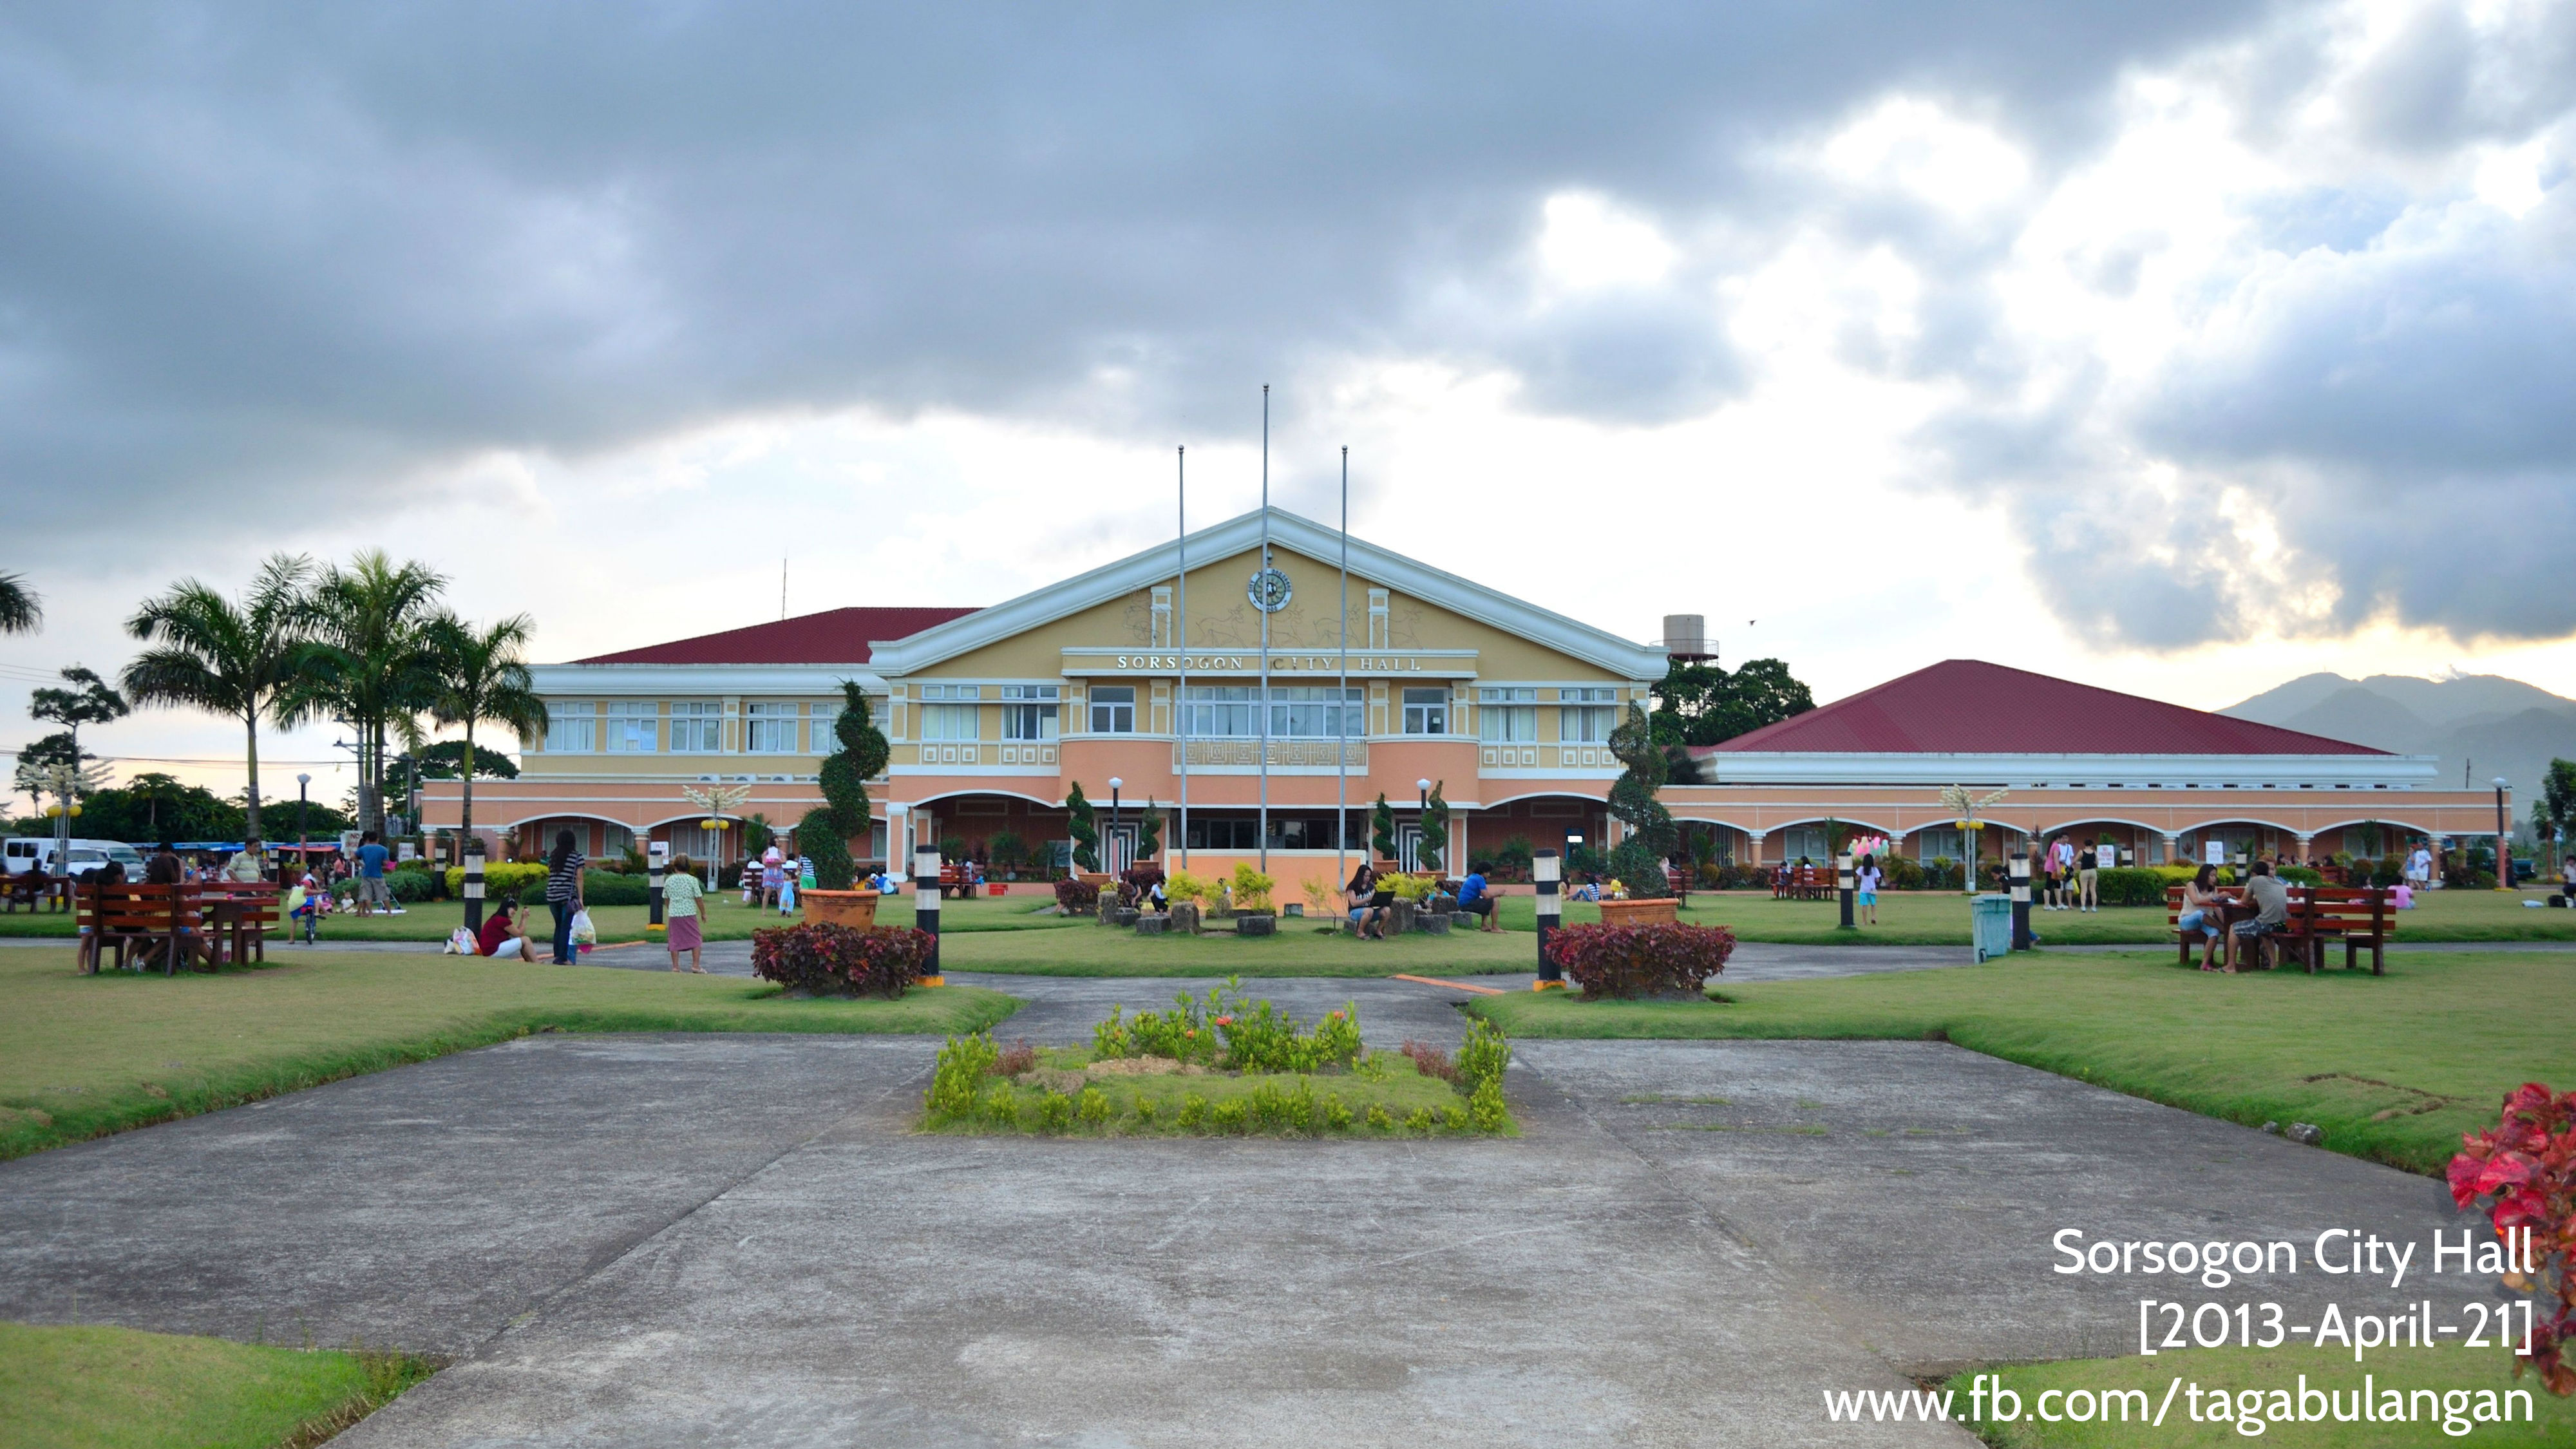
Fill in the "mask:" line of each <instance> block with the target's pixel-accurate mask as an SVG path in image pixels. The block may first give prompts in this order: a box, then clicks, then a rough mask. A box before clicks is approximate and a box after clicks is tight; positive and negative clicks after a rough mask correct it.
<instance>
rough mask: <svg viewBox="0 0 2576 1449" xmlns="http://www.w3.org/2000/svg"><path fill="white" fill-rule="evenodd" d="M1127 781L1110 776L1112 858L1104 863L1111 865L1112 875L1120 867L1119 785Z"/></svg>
mask: <svg viewBox="0 0 2576 1449" xmlns="http://www.w3.org/2000/svg"><path fill="white" fill-rule="evenodd" d="M1126 783H1127V782H1126V781H1124V780H1121V779H1119V778H1118V777H1117V776H1116V775H1112V776H1110V777H1109V857H1110V858H1109V859H1108V860H1107V861H1105V862H1103V863H1104V864H1106V865H1108V866H1109V868H1110V870H1109V873H1110V874H1111V875H1116V874H1117V873H1118V867H1117V859H1118V787H1119V786H1121V785H1124V784H1126Z"/></svg>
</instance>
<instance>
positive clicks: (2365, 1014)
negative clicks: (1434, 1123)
mask: <svg viewBox="0 0 2576 1449" xmlns="http://www.w3.org/2000/svg"><path fill="white" fill-rule="evenodd" d="M2571 988H2576V963H2571V962H2569V961H2568V960H2567V959H2566V958H2564V957H2561V956H2558V955H2556V954H2555V953H2536V954H2535V953H2512V954H2508V953H2494V954H2484V955H2481V954H2476V953H2467V952H2463V953H2460V954H2456V955H2453V954H2443V955H2432V954H2414V955H2409V954H2405V953H2399V954H2396V955H2392V956H2391V957H2390V958H2389V963H2388V974H2387V975H2386V976H2381V977H2374V976H2372V975H2370V974H2369V973H2368V972H2366V971H2364V972H2345V971H2343V970H2341V969H2339V968H2338V969H2336V970H2332V971H2328V972H2325V973H2323V974H2321V975H2317V976H2309V975H2307V974H2306V973H2304V972H2289V971H2275V972H2253V973H2248V974H2244V975H2239V976H2225V975H2219V974H2216V973H2207V972H2201V971H2198V970H2193V969H2188V968H2183V967H2177V966H2175V965H2174V964H2173V962H2172V958H2171V957H2168V956H2164V955H2161V954H2149V953H2137V954H2129V953H2120V954H2112V955H2099V956H2093V955H2087V956H2081V957H2057V958H2047V957H2041V958H2029V957H2024V958H2020V959H2014V960H2004V961H1990V962H1987V963H1985V964H1984V965H1980V966H1953V967H1946V968H1943V969H1940V970H1934V971H1896V972H1885V973H1880V974H1875V975H1869V976H1851V977H1841V978H1836V979H1831V980H1823V981H1780V982H1762V983H1752V982H1748V983H1744V984H1741V985H1737V984H1731V983H1726V982H1724V981H1723V980H1722V979H1721V981H1720V984H1719V986H1718V991H1719V993H1720V994H1721V995H1722V996H1724V997H1725V998H1727V1000H1724V1001H1721V1002H1710V1003H1706V1004H1701V1003H1691V1002H1585V1001H1582V1000H1580V999H1577V998H1574V997H1573V996H1571V995H1570V994H1567V993H1559V992H1545V993H1534V992H1526V991H1516V992H1511V993H1508V994H1506V995H1502V996H1486V997H1478V998H1477V999H1476V1000H1474V1001H1472V1002H1469V1003H1468V1005H1467V1010H1469V1011H1471V1012H1474V1013H1476V1014H1478V1015H1481V1016H1483V1017H1485V1018H1487V1019H1488V1020H1491V1021H1492V1022H1494V1023H1495V1024H1496V1025H1498V1026H1500V1027H1502V1028H1503V1030H1504V1031H1505V1032H1507V1033H1509V1034H1510V1035H1512V1036H1516V1037H1774V1038H1776V1037H1877V1038H1916V1039H1919V1038H1924V1037H1931V1036H1945V1037H1946V1038H1947V1039H1948V1040H1950V1041H1953V1042H1956V1043H1958V1044H1959V1045H1961V1046H1964V1047H1967V1048H1970V1049H1971V1050H1974V1051H1980V1052H1985V1053H1987V1054H1989V1055H1991V1056H1997V1057H2001V1058H2003V1059H2005V1060H2007V1061H2014V1062H2020V1063H2023V1064H2025V1065H2028V1066H2033V1067H2038V1068H2041V1069H2042V1070H2045V1071H2051V1072H2056V1073H2058V1074H2060V1075H2063V1076H2069V1077H2077V1078H2081V1079H2083V1080H2085V1081H2088V1082H2093V1083H2096V1084H2099V1085H2101V1086H2106V1087H2110V1088H2112V1089H2113V1090H2116V1091H2121V1092H2126V1093H2129V1094H2131V1095H2133V1096H2139V1097H2145V1098H2148V1099H2149V1100H2152V1101H2158V1102H2164V1103H2167V1104H2169V1105H2172V1106H2176V1107H2182V1108H2187V1109H2189V1110H2191V1111H2195V1112H2201V1113H2206V1114H2208V1115H2210V1116H2213V1117H2223V1118H2225V1119H2227V1120H2229V1121H2232V1122H2241V1123H2245V1124H2247V1125H2260V1124H2261V1123H2263V1122H2266V1121H2279V1122H2281V1123H2283V1124H2285V1125H2286V1124H2287V1123H2290V1122H2293V1121H2299V1122H2314V1123H2316V1124H2317V1125H2319V1126H2321V1127H2323V1128H2324V1129H2325V1133H2326V1137H2325V1144H2326V1146H2328V1147H2330V1148H2333V1149H2335V1150H2336V1151H2339V1152H2346V1153H2350V1154H2352V1155H2354V1156H2356V1157H2367V1158H2373V1159H2376V1160H2379V1161H2383V1162H2388V1163H2392V1164H2394V1165H2396V1166H2399V1167H2403V1168H2406V1169H2408V1170H2410V1171H2414V1172H2438V1171H2440V1169H2441V1167H2442V1165H2443V1164H2444V1163H2446V1162H2448V1161H2449V1160H2450V1157H2451V1154H2452V1153H2453V1152H2454V1151H2456V1150H2457V1148H2458V1146H2459V1140H2460V1133H2461V1132H2462V1131H2464V1130H2466V1129H2469V1128H2473V1127H2480V1126H2485V1125H2488V1124H2490V1123H2491V1122H2492V1121H2493V1120H2494V1116H2495V1111H2496V1104H2497V1102H2498V1101H2499V1100H2501V1099H2502V1097H2503V1095H2504V1094H2505V1093H2506V1092H2507V1091H2509V1090H2511V1089H2512V1088H2513V1087H2515V1086H2516V1085H2518V1084H2520V1083H2522V1082H2526V1081H2541V1082H2549V1083H2552V1084H2555V1085H2558V1086H2562V1087H2563V1086H2567V1085H2570V1084H2576V989H2571Z"/></svg>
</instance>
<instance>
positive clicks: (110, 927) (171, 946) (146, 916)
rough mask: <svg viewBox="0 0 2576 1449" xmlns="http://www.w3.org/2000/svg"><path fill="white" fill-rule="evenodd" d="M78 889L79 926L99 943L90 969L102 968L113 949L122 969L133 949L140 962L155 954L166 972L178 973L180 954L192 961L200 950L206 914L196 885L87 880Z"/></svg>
mask: <svg viewBox="0 0 2576 1449" xmlns="http://www.w3.org/2000/svg"><path fill="white" fill-rule="evenodd" d="M79 894H80V927H81V929H82V930H83V931H85V932H87V933H88V934H89V936H90V938H91V939H92V940H93V941H94V942H95V943H96V945H95V948H94V949H93V951H92V954H91V956H90V971H91V973H92V974H95V973H97V972H98V971H100V970H102V969H104V967H105V966H106V963H107V957H108V953H109V952H111V951H112V952H114V953H115V954H116V964H117V966H118V967H119V968H120V969H122V968H123V967H124V966H125V964H126V960H127V957H128V955H129V954H131V955H132V956H133V957H134V959H135V960H137V961H149V960H150V959H151V958H152V957H153V956H154V955H156V954H157V955H158V956H159V957H160V958H161V974H162V975H164V976H168V975H174V974H176V973H177V971H178V963H179V959H180V957H181V956H182V955H185V956H187V957H188V958H189V961H190V964H191V965H193V964H195V962H196V960H197V958H198V956H199V955H200V950H201V943H203V942H204V941H205V937H204V935H203V929H202V928H203V924H204V916H203V912H202V909H201V906H200V903H199V901H198V900H197V898H196V894H195V891H194V888H192V887H189V886H185V885H136V884H133V883H131V882H127V883H123V884H118V885H99V884H96V883H84V884H83V885H82V886H81V887H80V892H79ZM209 964H211V962H210V963H209Z"/></svg>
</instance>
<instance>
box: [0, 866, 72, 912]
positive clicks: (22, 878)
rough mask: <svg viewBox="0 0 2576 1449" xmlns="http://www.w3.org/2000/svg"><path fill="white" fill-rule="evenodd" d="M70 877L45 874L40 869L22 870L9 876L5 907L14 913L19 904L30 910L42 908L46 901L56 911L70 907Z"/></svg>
mask: <svg viewBox="0 0 2576 1449" xmlns="http://www.w3.org/2000/svg"><path fill="white" fill-rule="evenodd" d="M70 889H71V877H69V876H63V875H47V874H45V873H44V872H43V871H41V870H22V871H16V872H13V873H12V874H11V875H10V877H9V890H8V895H7V898H6V900H7V908H8V910H9V911H10V912H11V913H13V914H14V913H15V912H16V911H17V909H18V907H20V906H21V905H23V906H25V907H26V908H27V909H28V910H30V911H37V910H42V909H43V908H44V904H45V902H46V901H49V900H50V901H52V902H53V903H54V909H55V910H57V911H62V910H67V909H69V908H70Z"/></svg>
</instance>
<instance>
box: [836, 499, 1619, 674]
mask: <svg viewBox="0 0 2576 1449" xmlns="http://www.w3.org/2000/svg"><path fill="white" fill-rule="evenodd" d="M1262 520H1263V515H1262V514H1261V513H1260V512H1259V511H1255V512H1252V513H1246V514H1242V515H1240V516H1238V517H1235V518H1230V519H1227V520H1226V521H1225V522H1223V523H1219V524H1216V525H1214V526H1213V527H1210V528H1205V529H1201V530H1200V531H1198V532H1196V533H1193V534H1191V535H1189V536H1188V537H1187V538H1186V539H1185V540H1182V541H1181V542H1180V544H1179V545H1175V544H1164V545H1160V546H1158V547H1155V548H1151V549H1147V550H1144V551H1142V552H1139V553H1136V554H1132V555H1130V556H1128V557H1126V558H1123V559H1120V560H1118V561H1117V562H1115V563H1111V564H1106V565H1103V566H1102V567H1100V568H1096V569H1093V570H1091V571H1089V572H1088V573H1083V574H1078V575H1076V576H1074V577H1072V578H1069V579H1065V580H1062V581H1061V582H1058V583H1054V584H1049V585H1047V586H1046V587H1045V588H1042V589H1036V590H1033V591H1031V592H1029V593H1026V594H1022V595H1021V596H1019V597H1018V598H1016V599H1010V600H1007V601H1005V602H1003V603H999V604H995V605H993V606H992V607H991V608H988V609H981V610H978V611H977V612H975V613H973V614H969V615H967V616H965V617H964V618H960V619H955V620H951V621H950V622H948V623H945V624H941V625H938V626H937V627H934V628H930V629H925V630H923V631H922V632H920V633H918V634H914V635H912V636H911V637H909V638H905V639H899V640H884V641H878V642H875V643H874V644H873V655H874V662H875V664H876V667H877V668H878V669H879V670H881V671H882V672H883V673H884V674H886V675H887V676H889V677H892V676H896V675H906V674H921V673H925V672H929V671H934V670H938V669H941V668H943V667H945V666H948V665H950V664H952V663H953V662H955V661H959V660H962V659H964V658H965V657H966V656H968V655H971V654H974V653H976V652H977V651H980V650H986V649H989V648H991V647H992V646H995V645H998V644H1001V643H1004V642H1005V641H1008V640H1012V639H1016V638H1018V637H1020V636H1022V635H1026V634H1028V633H1030V632H1031V631H1034V630H1039V629H1044V628H1046V627H1047V626H1049V625H1053V624H1057V623H1060V622H1062V621H1065V620H1068V619H1073V618H1074V617H1076V616H1077V615H1081V614H1084V613H1086V612H1089V611H1096V610H1102V609H1104V608H1105V607H1109V606H1121V607H1123V608H1125V609H1128V610H1133V609H1136V608H1140V607H1143V606H1142V605H1140V604H1138V603H1137V602H1136V601H1137V598H1138V596H1139V595H1141V594H1145V593H1147V592H1149V591H1150V590H1152V589H1153V588H1154V587H1155V586H1156V585H1159V584H1167V583H1170V582H1171V581H1172V580H1173V578H1174V577H1175V575H1176V572H1177V569H1178V565H1179V562H1180V558H1181V555H1182V553H1183V552H1184V551H1186V553H1187V555H1188V561H1189V573H1190V579H1191V584H1190V588H1191V594H1190V598H1189V608H1188V614H1189V622H1190V630H1189V644H1190V646H1191V647H1192V648H1199V647H1205V646H1218V647H1253V646H1257V645H1258V643H1259V642H1260V614H1259V612H1258V611H1257V610H1255V609H1254V608H1253V607H1252V604H1251V600H1250V598H1249V596H1248V592H1247V586H1248V584H1249V583H1250V578H1251V574H1252V573H1253V572H1254V568H1255V565H1256V562H1257V559H1258V557H1259V550H1260V548H1261V545H1262ZM1269 525H1270V530H1269V531H1270V548H1271V552H1272V556H1273V561H1274V563H1276V564H1277V566H1278V567H1279V568H1281V569H1282V570H1283V571H1284V572H1287V573H1288V574H1289V575H1290V578H1291V580H1292V583H1293V585H1294V588H1295V594H1294V596H1293V597H1292V598H1291V600H1290V603H1289V606H1288V607H1287V608H1285V609H1282V610H1280V611H1279V612H1278V613H1277V614H1276V615H1274V616H1273V618H1272V621H1271V623H1272V637H1271V642H1272V645H1273V647H1274V649H1275V648H1292V649H1310V648H1327V647H1334V646H1336V645H1337V643H1338V638H1337V629H1338V628H1339V627H1340V626H1339V624H1338V623H1337V621H1338V620H1339V619H1342V618H1345V617H1347V619H1348V620H1349V623H1348V627H1349V628H1350V630H1351V637H1352V641H1353V647H1355V648H1356V647H1366V645H1367V644H1368V643H1369V640H1368V637H1367V628H1368V625H1367V621H1366V611H1367V609H1368V590H1369V589H1371V588H1383V589H1385V590H1388V591H1389V592H1390V593H1391V594H1392V595H1394V596H1396V602H1395V603H1394V604H1393V605H1392V606H1391V607H1392V611H1393V616H1392V617H1390V619H1389V621H1388V628H1389V630H1390V631H1391V636H1392V637H1390V638H1389V639H1388V640H1387V644H1388V645H1389V646H1390V647H1398V648H1402V647H1432V646H1433V639H1432V638H1430V637H1426V636H1428V635H1431V634H1437V633H1440V632H1442V629H1441V622H1442V621H1439V620H1437V619H1436V618H1434V617H1431V615H1432V614H1433V612H1434V611H1440V612H1446V613H1448V614H1451V615H1455V616H1457V618H1458V619H1460V620H1468V621H1473V622H1474V624H1475V625H1477V626H1479V627H1480V628H1481V629H1488V630H1494V631H1498V632H1500V633H1503V634H1507V635H1511V636H1513V637H1515V638H1518V639H1520V640H1523V641H1526V642H1527V643H1529V644H1532V645H1535V646H1538V647H1539V648H1541V649H1544V650H1547V651H1551V652H1553V653H1555V654H1558V655H1562V656H1565V657H1566V658H1568V659H1570V660H1573V661H1576V662H1578V663H1580V664H1583V665H1587V666H1590V667H1591V668H1593V669H1598V670H1602V671H1605V672H1607V673H1609V674H1611V675H1613V676H1616V677H1619V678H1624V679H1656V678H1661V677H1662V675H1663V672H1664V656H1663V653H1662V651H1661V650H1659V649H1656V648H1654V647H1652V646H1650V645H1643V644H1638V643H1635V642H1633V641H1630V640H1626V639H1622V638H1620V637H1618V636H1617V635H1614V634H1611V633H1608V632H1607V631H1604V630H1600V629H1596V628H1593V627H1592V626H1590V625H1588V624H1583V623H1580V622H1577V621H1576V620H1573V619H1569V618H1567V617H1565V616H1564V615H1562V614H1558V613H1554V612H1551V611H1549V610H1546V609H1542V608H1539V607H1537V606H1536V605H1534V604H1531V603H1528V602H1527V601H1525V600H1522V599H1519V598H1516V597H1514V596H1512V595H1509V594H1506V593H1503V592H1502V591H1500V590H1498V589H1492V588H1488V587H1486V586H1485V585H1482V584H1478V583H1475V582H1473V581H1471V580H1468V579H1463V578H1460V577H1458V576H1457V575H1455V574H1452V573H1448V572H1446V571H1444V570H1441V569H1436V568H1433V567H1431V566H1430V565H1428V564H1424V563H1421V562H1419V561H1417V560H1414V559H1410V558H1407V557H1405V556H1404V555H1402V554H1399V553H1396V552H1394V551H1393V550H1390V549H1386V548H1381V547H1379V546H1377V545H1375V544H1372V543H1368V542H1366V541H1364V540H1362V539H1359V538H1356V537H1354V538H1351V539H1350V540H1348V549H1349V555H1348V556H1349V567H1350V577H1351V590H1352V593H1351V602H1350V613H1349V614H1348V615H1347V616H1345V615H1343V614H1342V611H1341V610H1340V609H1338V608H1337V607H1336V604H1337V603H1338V602H1339V599H1338V593H1339V584H1340V570H1341V560H1342V557H1343V547H1344V540H1343V536H1342V535H1341V534H1340V533H1339V532H1338V531H1336V530H1333V529H1330V528H1326V527H1324V526H1323V525H1321V524H1318V523H1316V522H1314V521H1313V520H1311V519H1307V518H1302V517H1299V516H1298V515H1296V514H1293V513H1289V512H1287V511H1285V510H1282V509H1278V508H1273V509H1270V510H1269ZM1122 601H1125V602H1124V604H1123V605H1122ZM1137 622H1138V626H1139V627H1142V621H1141V620H1140V621H1137ZM1229 631H1230V632H1229ZM1237 635H1240V636H1241V637H1240V638H1238V637H1235V636H1237ZM1101 642H1104V643H1106V642H1111V641H1109V640H1105V639H1104V640H1103V641H1101ZM1138 642H1140V643H1142V642H1146V640H1145V636H1143V635H1139V637H1138Z"/></svg>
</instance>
